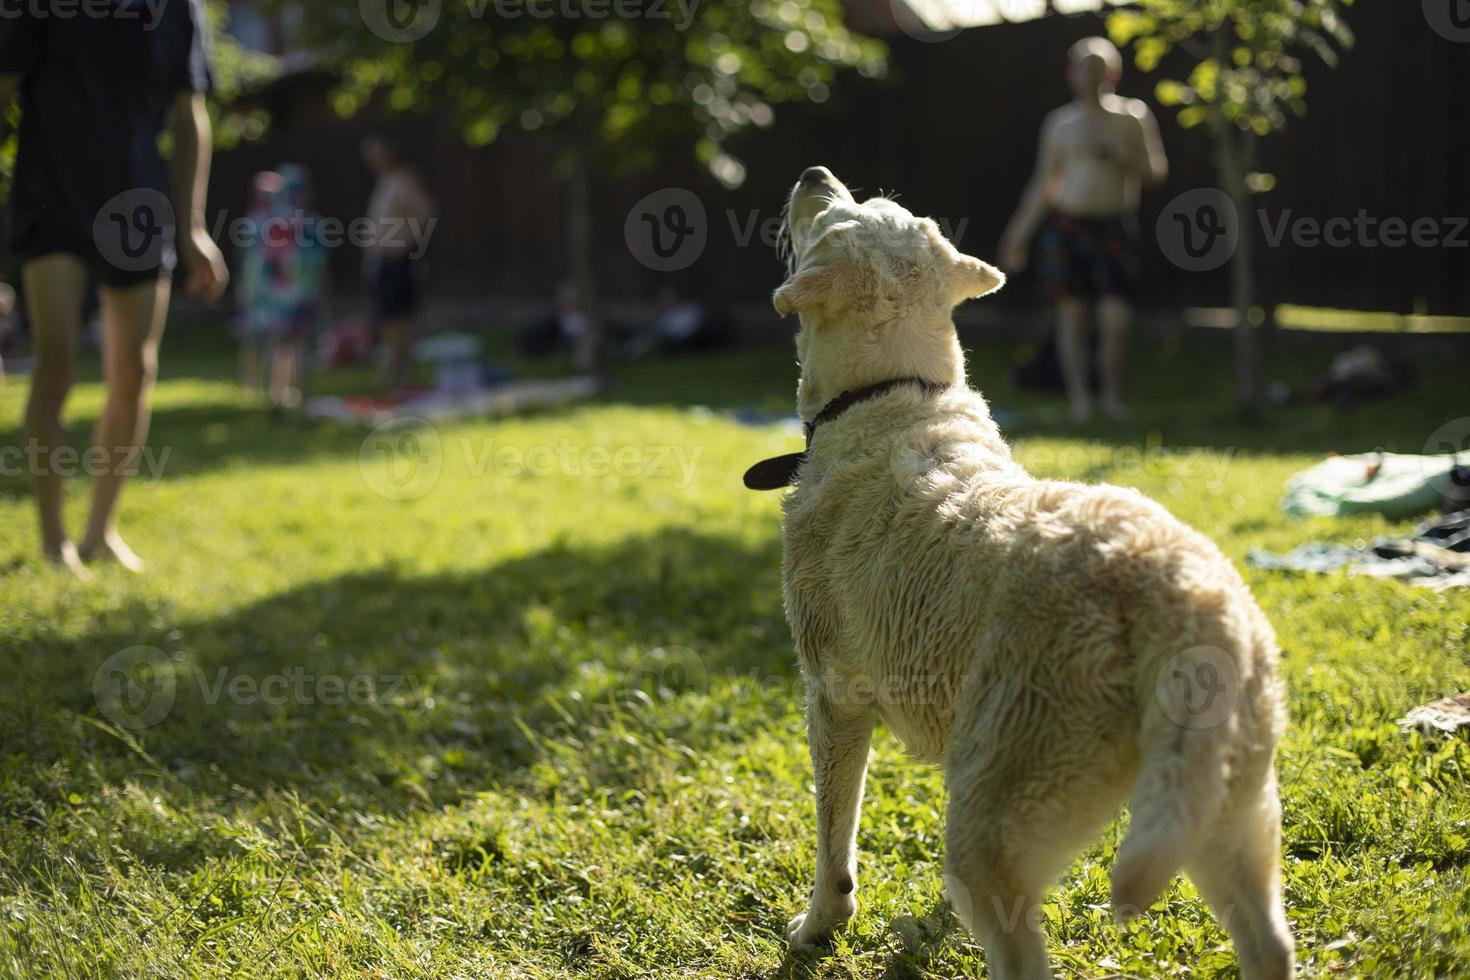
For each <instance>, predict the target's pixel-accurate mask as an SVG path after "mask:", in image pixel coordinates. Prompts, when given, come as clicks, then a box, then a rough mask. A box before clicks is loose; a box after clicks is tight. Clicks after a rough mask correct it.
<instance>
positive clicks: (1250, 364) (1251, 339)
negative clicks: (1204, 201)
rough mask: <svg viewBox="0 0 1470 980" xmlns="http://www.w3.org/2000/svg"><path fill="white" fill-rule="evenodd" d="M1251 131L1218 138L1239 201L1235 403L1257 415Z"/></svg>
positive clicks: (1218, 152) (1233, 300) (1229, 130)
mask: <svg viewBox="0 0 1470 980" xmlns="http://www.w3.org/2000/svg"><path fill="white" fill-rule="evenodd" d="M1252 142H1253V138H1252V137H1251V135H1250V134H1247V133H1239V132H1235V131H1233V127H1232V126H1231V125H1230V124H1229V123H1222V124H1221V127H1220V131H1219V132H1218V133H1217V135H1216V139H1215V163H1216V166H1217V168H1218V169H1219V172H1220V179H1221V181H1222V182H1223V183H1224V185H1225V188H1224V189H1225V193H1226V194H1228V195H1230V200H1231V203H1233V204H1234V205H1235V219H1236V228H1237V229H1238V232H1239V237H1238V238H1237V240H1236V245H1235V254H1234V255H1233V256H1232V257H1231V259H1230V305H1231V306H1232V307H1234V309H1235V401H1236V405H1237V407H1238V408H1239V409H1240V412H1241V414H1242V415H1244V416H1245V417H1246V418H1247V419H1255V418H1257V417H1259V416H1260V414H1261V352H1260V338H1259V335H1258V331H1257V328H1256V324H1254V323H1252V322H1251V315H1252V313H1253V311H1254V309H1255V305H1256V263H1255V255H1256V247H1255V244H1256V243H1255V220H1254V218H1255V216H1254V214H1253V213H1252V211H1251V196H1250V189H1249V188H1248V187H1247V186H1246V179H1245V178H1246V174H1247V173H1248V172H1249V170H1250V157H1251V156H1252V155H1253V153H1252V150H1253V145H1252Z"/></svg>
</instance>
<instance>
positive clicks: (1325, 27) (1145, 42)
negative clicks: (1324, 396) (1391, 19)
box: [1108, 0, 1353, 417]
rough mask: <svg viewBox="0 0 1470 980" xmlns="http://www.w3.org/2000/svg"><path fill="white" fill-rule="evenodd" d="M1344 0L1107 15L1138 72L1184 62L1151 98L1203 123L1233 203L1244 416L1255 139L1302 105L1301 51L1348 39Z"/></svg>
mask: <svg viewBox="0 0 1470 980" xmlns="http://www.w3.org/2000/svg"><path fill="white" fill-rule="evenodd" d="M1352 2H1353V0H1138V5H1137V9H1132V10H1117V11H1114V12H1113V13H1111V14H1110V15H1109V16H1108V33H1109V34H1110V35H1111V37H1112V39H1113V41H1114V42H1115V43H1117V44H1118V45H1119V46H1120V47H1122V46H1126V45H1128V44H1130V43H1131V44H1132V45H1133V51H1134V60H1135V62H1136V64H1137V65H1138V67H1139V68H1140V69H1142V70H1143V71H1146V72H1151V71H1154V70H1155V69H1157V68H1158V67H1159V65H1160V63H1161V62H1162V61H1163V59H1164V57H1165V56H1166V55H1169V54H1170V53H1171V52H1173V51H1175V50H1176V49H1177V50H1178V51H1180V52H1182V53H1183V54H1184V55H1186V56H1187V57H1188V59H1189V60H1190V62H1192V67H1191V69H1190V71H1189V73H1188V75H1187V76H1186V77H1185V78H1184V79H1183V80H1178V79H1164V80H1162V81H1160V82H1159V83H1158V85H1157V86H1156V88H1155V96H1156V97H1157V99H1158V101H1159V103H1160V104H1161V105H1164V106H1171V107H1178V113H1177V117H1176V118H1177V119H1178V122H1179V125H1180V126H1182V127H1183V128H1185V129H1189V128H1192V127H1196V126H1200V125H1203V126H1204V127H1205V131H1206V133H1207V134H1208V137H1209V139H1210V142H1211V148H1212V150H1213V155H1214V162H1215V170H1216V173H1217V175H1218V177H1219V179H1220V182H1221V184H1222V185H1223V187H1222V189H1223V190H1224V191H1225V193H1226V194H1228V195H1229V197H1230V200H1231V202H1232V203H1233V204H1234V205H1235V212H1236V215H1237V217H1238V218H1239V221H1238V225H1239V241H1238V244H1237V246H1236V251H1235V254H1234V255H1233V256H1232V258H1231V266H1230V283H1231V286H1230V298H1231V305H1232V306H1233V307H1234V308H1235V312H1236V317H1237V319H1236V326H1235V374H1236V398H1237V401H1238V402H1239V405H1240V408H1241V410H1242V411H1243V412H1244V413H1245V414H1246V415H1247V416H1250V417H1254V416H1256V415H1258V414H1259V412H1260V402H1261V392H1260V389H1261V378H1260V373H1261V372H1260V354H1259V344H1258V339H1257V336H1256V324H1255V323H1254V322H1253V316H1254V310H1255V307H1256V279H1255V266H1254V261H1255V242H1254V223H1253V222H1251V221H1250V220H1249V218H1248V215H1249V214H1250V211H1251V207H1250V204H1251V195H1252V194H1253V193H1254V192H1256V191H1258V190H1266V189H1269V187H1270V186H1271V185H1272V183H1273V181H1272V178H1270V176H1269V175H1265V174H1258V173H1256V172H1255V164H1256V151H1257V144H1258V142H1259V140H1260V139H1261V138H1262V137H1266V136H1269V135H1271V134H1272V133H1274V132H1278V131H1280V130H1282V129H1284V128H1285V127H1286V125H1287V122H1288V121H1289V120H1290V118H1291V117H1293V116H1301V115H1303V114H1304V113H1305V112H1306V92H1307V83H1306V79H1304V78H1303V77H1302V62H1301V57H1300V56H1301V55H1302V54H1306V53H1310V54H1313V55H1315V56H1317V57H1318V58H1320V59H1321V60H1322V61H1323V62H1324V63H1325V64H1327V65H1328V66H1336V64H1337V61H1338V52H1339V51H1342V50H1346V49H1347V48H1349V47H1351V46H1352V42H1353V36H1352V32H1351V31H1350V30H1349V29H1348V26H1347V24H1346V23H1345V22H1344V21H1343V18H1342V11H1343V8H1345V7H1348V6H1351V5H1352Z"/></svg>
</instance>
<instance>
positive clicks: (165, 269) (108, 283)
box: [14, 219, 178, 289]
mask: <svg viewBox="0 0 1470 980" xmlns="http://www.w3.org/2000/svg"><path fill="white" fill-rule="evenodd" d="M14 251H15V254H16V255H17V256H19V257H20V261H21V264H22V265H24V264H25V263H27V262H30V261H31V260H33V259H39V258H41V257H42V256H44V255H57V254H66V255H75V256H76V257H77V258H79V259H81V260H82V264H83V265H85V266H86V267H87V271H88V272H89V273H91V275H92V278H93V279H94V280H95V281H96V283H97V285H99V286H102V287H104V288H108V289H127V288H129V287H130V286H137V285H140V284H141V283H145V282H157V281H158V280H159V279H167V278H169V277H170V276H172V275H173V272H174V267H175V266H177V265H178V253H177V252H176V251H175V250H174V242H173V230H172V229H167V230H166V231H165V232H164V233H162V234H161V235H160V238H159V240H158V241H157V242H154V243H151V244H149V245H148V247H147V248H145V249H141V250H140V251H138V253H137V254H135V255H128V254H126V253H119V256H118V257H117V258H115V259H113V260H109V259H107V258H106V257H104V256H103V254H102V251H101V250H100V249H99V248H98V247H97V243H96V242H95V241H93V240H92V239H91V238H88V237H85V236H82V235H75V234H72V233H70V232H68V231H66V230H65V229H63V228H60V227H58V226H57V225H56V223H54V222H49V221H46V220H44V219H43V220H38V221H34V222H32V224H31V226H30V228H28V229H26V230H25V231H24V232H22V233H20V234H19V235H18V236H17V237H16V239H15V242H14Z"/></svg>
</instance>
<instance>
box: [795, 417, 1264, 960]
mask: <svg viewBox="0 0 1470 980" xmlns="http://www.w3.org/2000/svg"><path fill="white" fill-rule="evenodd" d="M849 415H850V418H844V420H843V423H842V424H841V425H836V426H832V427H830V431H827V430H823V432H822V433H821V434H820V435H819V436H818V438H817V439H815V440H814V441H813V446H812V451H811V454H810V458H809V461H808V463H807V465H806V468H805V469H804V470H803V473H802V480H801V484H800V486H799V488H798V489H797V491H796V492H795V493H793V494H791V495H790V497H789V498H788V501H787V504H786V524H785V528H786V561H785V583H786V599H787V607H788V611H789V614H790V616H791V621H792V625H793V630H794V631H795V633H796V639H797V647H798V650H799V652H800V655H801V658H802V662H803V666H804V668H805V670H806V672H807V675H808V677H809V679H810V680H811V682H812V683H819V684H822V685H825V687H826V689H827V690H828V691H829V694H830V696H832V697H834V698H836V699H839V700H840V699H843V698H848V699H858V700H861V699H864V698H865V699H867V700H866V703H869V704H871V705H872V706H873V707H874V708H875V709H876V710H877V712H878V713H879V715H880V716H881V717H882V718H883V719H884V721H885V722H886V723H887V725H888V726H889V728H891V729H892V730H893V731H894V733H895V734H897V735H898V736H899V737H900V738H901V739H902V740H903V741H904V743H905V745H906V746H907V747H908V749H909V750H910V752H911V753H912V754H914V755H915V756H917V757H919V758H921V759H926V760H929V761H934V762H944V763H945V765H946V770H947V776H948V781H949V785H950V789H951V795H952V800H953V801H954V804H955V805H956V806H957V807H958V808H959V810H960V811H961V813H962V814H965V815H962V816H961V817H960V818H959V819H958V820H956V815H955V813H954V812H953V811H952V814H951V830H950V840H951V854H950V859H951V863H954V862H956V861H958V862H959V864H961V865H963V864H964V863H965V860H966V855H967V854H975V853H981V854H991V853H1008V854H1018V853H1019V854H1025V853H1031V854H1032V857H1033V859H1034V860H1033V861H1032V863H1033V864H1035V865H1037V866H1041V867H1044V868H1045V870H1046V872H1047V874H1048V876H1052V875H1054V874H1056V873H1059V871H1060V870H1061V868H1060V867H1053V866H1052V865H1053V862H1051V861H1048V860H1046V858H1045V855H1046V854H1047V853H1048V852H1049V853H1050V854H1053V855H1055V854H1069V853H1070V852H1071V849H1072V848H1074V847H1076V846H1079V845H1080V844H1082V843H1084V842H1085V841H1086V839H1087V838H1088V837H1089V836H1090V835H1091V834H1093V833H1095V831H1096V829H1097V827H1098V825H1099V823H1100V822H1102V821H1105V820H1106V819H1108V818H1110V817H1111V816H1113V815H1114V814H1115V813H1116V812H1117V810H1118V808H1119V806H1120V804H1121V803H1122V801H1123V800H1124V798H1125V797H1126V798H1129V799H1130V800H1131V804H1132V806H1131V810H1132V821H1131V823H1130V828H1129V833H1128V836H1127V839H1126V840H1125V843H1124V845H1123V847H1122V849H1121V851H1120V852H1119V856H1118V860H1117V863H1116V867H1115V869H1114V906H1115V910H1116V911H1117V914H1118V915H1119V917H1120V918H1121V917H1127V916H1129V915H1132V914H1136V913H1137V912H1138V911H1139V910H1141V909H1142V908H1144V907H1146V906H1147V905H1148V904H1149V903H1151V902H1152V901H1153V900H1154V899H1155V898H1156V897H1157V896H1158V894H1159V893H1160V892H1161V891H1162V890H1163V888H1164V887H1165V886H1166V885H1167V883H1168V881H1169V879H1170V878H1171V877H1172V876H1173V875H1174V874H1175V873H1176V872H1177V871H1178V870H1179V869H1180V868H1181V866H1183V865H1184V864H1185V863H1186V862H1187V861H1188V860H1189V859H1190V857H1191V855H1192V854H1194V853H1195V851H1196V849H1197V848H1198V846H1199V845H1200V844H1201V842H1202V840H1204V839H1205V838H1207V837H1208V836H1209V832H1210V828H1211V827H1212V826H1213V825H1214V824H1215V822H1216V820H1217V819H1218V818H1219V817H1220V815H1221V814H1222V813H1224V812H1225V811H1227V810H1229V809H1230V807H1231V786H1232V784H1233V783H1234V782H1235V779H1236V774H1237V772H1240V771H1245V773H1246V779H1247V781H1248V782H1253V783H1254V784H1259V782H1260V780H1261V779H1262V778H1263V777H1262V770H1263V768H1265V769H1269V766H1270V759H1271V752H1272V748H1273V747H1274V744H1275V742H1276V739H1277V737H1278V735H1279V732H1280V726H1281V712H1280V696H1279V693H1278V692H1277V689H1276V685H1275V681H1274V668H1275V660H1276V647H1275V641H1274V638H1273V636H1272V634H1271V630H1270V627H1269V624H1268V623H1267V622H1266V620H1265V617H1264V616H1263V615H1262V614H1261V612H1260V610H1259V608H1258V607H1257V606H1256V604H1255V602H1254V600H1253V598H1252V597H1251V595H1250V592H1249V590H1248V589H1247V587H1246V585H1245V583H1244V582H1243V581H1242V580H1241V578H1240V576H1239V574H1238V573H1237V572H1236V571H1235V569H1234V568H1233V566H1231V564H1230V562H1229V561H1228V560H1227V559H1226V558H1225V557H1224V556H1223V555H1221V554H1220V552H1219V551H1218V549H1216V548H1215V546H1214V545H1213V544H1212V543H1210V542H1209V541H1208V540H1207V539H1206V538H1204V537H1203V536H1202V535H1200V534H1198V533H1196V532H1194V531H1192V530H1190V529H1189V528H1187V527H1186V526H1184V525H1183V524H1181V523H1180V522H1178V521H1177V520H1176V519H1174V518H1173V517H1172V516H1171V515H1170V514H1169V513H1168V512H1167V511H1166V510H1165V509H1164V508H1162V507H1160V506H1159V505H1158V504H1155V503H1153V502H1152V501H1150V500H1148V499H1147V498H1145V497H1143V496H1142V495H1140V494H1138V493H1136V492H1134V491H1131V490H1125V489H1122V488H1118V487H1111V486H1086V485H1082V484H1076V483H1066V482H1058V481H1043V480H1034V479H1032V478H1030V477H1029V476H1027V475H1026V474H1025V473H1024V472H1023V471H1021V469H1020V468H1019V467H1018V466H1017V465H1016V464H1015V463H1014V462H1013V461H1012V460H1011V458H1010V454H1009V451H1008V450H1007V449H1006V447H1005V445H1004V443H1003V442H1002V441H1001V440H1000V437H999V434H998V432H996V430H995V427H994V425H993V423H991V422H990V419H989V416H988V412H987V411H986V409H985V405H984V402H983V400H982V399H981V398H980V397H979V396H978V395H976V394H974V393H972V392H967V391H952V392H950V393H947V394H944V395H941V396H939V397H937V398H926V397H925V396H923V395H922V394H920V393H917V392H895V393H893V394H890V395H887V396H884V397H882V398H880V399H876V400H875V401H874V402H873V403H872V404H870V405H865V406H862V407H861V408H859V409H854V410H852V411H851V412H850V413H849ZM1217 688H1218V689H1217ZM1216 699H1219V701H1218V702H1217V700H1216ZM1206 702H1209V703H1206ZM1226 702H1228V704H1227V703H1226ZM1222 708H1223V710H1221V709H1222ZM968 811H973V812H968ZM957 825H958V826H959V827H961V828H963V827H968V828H969V829H970V830H971V831H974V832H975V833H974V834H972V835H971V836H968V837H967V836H966V833H967V832H966V831H964V830H957ZM1039 832H1040V835H1039V836H1038V833H1039ZM957 833H958V834H959V837H958V838H957V837H956V834H957ZM1261 860H1264V858H1261ZM1270 870H1271V871H1272V872H1274V865H1272V867H1271V869H1270ZM958 880H960V879H958V878H957V879H956V881H958ZM1263 914H1265V913H1263ZM1268 934H1269V930H1268ZM1279 945H1280V944H1279V943H1277V944H1275V945H1273V946H1272V950H1274V953H1273V955H1275V953H1279ZM1287 948H1288V950H1289V947H1287ZM1263 955H1264V954H1263ZM1267 972H1268V973H1269V972H1270V971H1267Z"/></svg>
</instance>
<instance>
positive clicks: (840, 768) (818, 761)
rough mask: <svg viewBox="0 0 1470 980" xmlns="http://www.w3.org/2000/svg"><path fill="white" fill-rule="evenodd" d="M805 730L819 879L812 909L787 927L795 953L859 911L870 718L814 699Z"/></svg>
mask: <svg viewBox="0 0 1470 980" xmlns="http://www.w3.org/2000/svg"><path fill="white" fill-rule="evenodd" d="M807 729H808V730H807V741H808V743H809V744H810V746H811V753H812V770H813V774H814V776H815V780H816V786H817V879H816V883H815V884H814V885H813V886H812V901H811V906H810V908H808V909H807V911H806V912H805V913H803V914H802V915H798V916H797V917H796V918H794V919H792V920H791V921H790V922H789V923H787V925H786V938H787V939H789V940H791V944H792V945H793V946H796V947H797V948H798V949H805V948H808V947H810V946H813V945H815V944H816V943H817V942H818V941H819V940H821V939H822V938H824V937H825V936H827V935H828V934H830V933H831V932H832V930H833V929H835V928H837V927H839V926H841V925H843V924H844V923H845V922H847V920H848V919H850V918H852V914H853V912H854V911H855V910H856V909H857V899H856V897H855V896H854V894H853V893H854V892H855V891H856V890H857V820H858V808H859V807H860V806H861V805H862V802H863V775H864V773H865V772H866V771H867V767H868V742H869V741H870V740H871V738H872V736H873V713H872V711H871V710H870V709H868V708H867V707H865V706H847V705H840V704H835V703H833V702H832V701H831V700H829V699H828V698H827V697H826V696H824V695H821V694H813V695H812V696H811V698H810V700H809V702H808V704H807Z"/></svg>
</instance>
